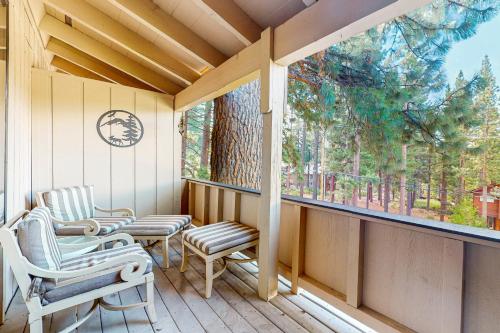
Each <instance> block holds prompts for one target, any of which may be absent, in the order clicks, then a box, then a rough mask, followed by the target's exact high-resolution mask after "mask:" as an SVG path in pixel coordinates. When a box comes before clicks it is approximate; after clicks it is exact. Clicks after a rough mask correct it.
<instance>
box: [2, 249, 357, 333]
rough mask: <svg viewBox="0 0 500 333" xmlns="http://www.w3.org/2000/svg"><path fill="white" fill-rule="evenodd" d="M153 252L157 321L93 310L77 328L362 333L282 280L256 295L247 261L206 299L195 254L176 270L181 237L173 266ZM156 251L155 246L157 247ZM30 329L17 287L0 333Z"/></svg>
mask: <svg viewBox="0 0 500 333" xmlns="http://www.w3.org/2000/svg"><path fill="white" fill-rule="evenodd" d="M156 252H157V251H153V252H152V256H153V258H154V261H155V265H154V274H155V287H156V290H155V303H156V311H157V313H158V322H157V323H155V324H151V323H150V322H149V320H148V316H147V314H146V312H145V311H144V309H134V310H129V311H124V312H117V311H107V310H103V309H100V310H97V311H96V313H94V315H93V318H91V319H89V321H87V322H86V323H85V324H83V325H82V326H81V327H80V328H79V329H78V333H83V332H94V333H96V332H99V333H101V332H102V333H108V332H109V333H118V332H120V333H121V332H129V333H153V332H165V333H166V332H186V333H196V332H217V333H222V332H287V333H289V332H290V333H291V332H349V333H350V332H356V333H357V332H361V330H360V329H358V328H356V327H354V326H352V325H351V324H349V323H348V322H347V321H346V320H344V319H341V318H340V317H339V316H337V315H335V314H334V313H333V312H331V311H329V310H328V309H325V308H324V307H322V306H320V305H318V304H317V303H316V302H313V301H312V300H310V299H309V298H307V297H304V296H301V295H293V294H291V293H290V289H289V288H288V287H287V286H286V284H285V283H283V282H281V283H280V294H279V295H278V296H277V297H275V298H274V299H273V300H271V301H270V302H264V301H262V300H260V299H259V298H258V297H257V295H256V288H257V274H258V270H257V267H256V266H255V265H253V264H251V263H249V264H241V265H234V264H233V265H230V267H229V269H228V270H227V271H226V272H224V274H223V275H222V276H221V277H219V278H218V279H216V280H215V281H214V290H213V292H212V297H211V298H210V299H208V300H207V299H205V298H204V297H203V296H202V295H203V293H204V288H205V285H204V279H203V275H204V271H205V270H204V265H203V262H202V261H201V260H199V259H198V258H196V257H195V256H193V257H191V260H190V267H189V269H188V271H187V272H186V273H184V274H182V273H180V272H179V266H180V261H181V258H180V242H179V241H178V240H174V241H173V242H172V246H171V249H170V255H171V260H172V265H171V268H169V269H161V268H160V266H159V265H160V264H161V261H162V257H161V256H160V255H158V254H156ZM158 253H159V251H158ZM144 298H145V289H144V288H142V287H139V288H133V289H129V290H127V291H124V292H120V293H119V294H116V295H113V296H112V297H110V299H109V300H110V301H112V302H115V303H120V302H121V303H123V304H125V303H135V302H139V301H140V300H141V299H144ZM89 306H90V304H85V305H82V306H81V307H79V308H78V309H71V310H66V311H61V312H58V313H56V314H54V315H52V316H47V317H46V318H44V332H57V331H59V330H61V329H62V328H64V327H66V326H67V325H69V324H70V323H72V322H73V321H74V320H75V319H76V318H78V315H79V314H82V313H85V311H86V309H88V307H89ZM7 332H9V333H10V332H12V333H14V332H15V333H19V332H29V327H28V325H27V311H26V306H25V305H24V303H23V301H22V298H21V295H20V293H19V292H17V293H16V296H15V298H14V299H13V301H12V303H11V304H10V306H9V309H8V311H7V316H6V321H5V323H4V325H2V326H0V333H7Z"/></svg>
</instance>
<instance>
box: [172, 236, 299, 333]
mask: <svg viewBox="0 0 500 333" xmlns="http://www.w3.org/2000/svg"><path fill="white" fill-rule="evenodd" d="M172 247H173V248H175V249H176V250H177V251H179V250H180V242H179V241H178V240H177V239H176V240H175V241H174V242H172ZM178 253H179V252H178ZM195 260H201V259H200V258H198V257H197V256H192V257H191V258H190V261H195ZM220 278H222V279H224V280H225V281H226V282H227V283H228V284H229V285H231V286H232V287H233V289H235V290H236V292H238V293H239V294H240V295H241V296H242V297H243V298H245V299H247V300H248V301H249V302H250V303H251V304H252V305H253V306H254V307H255V308H256V309H257V310H258V311H259V312H260V313H262V314H263V315H264V316H265V317H267V318H268V319H269V320H270V321H271V322H273V323H274V324H275V325H276V326H278V328H279V329H281V330H282V331H284V332H307V330H306V329H304V328H303V327H302V326H300V325H299V324H298V323H297V322H296V321H295V320H293V319H291V318H290V317H288V316H286V314H285V313H284V312H282V311H281V310H280V309H278V308H277V307H275V306H274V305H273V304H271V303H269V302H265V301H263V300H261V299H260V298H259V297H258V296H257V294H256V292H255V290H254V289H252V288H251V287H250V286H248V285H247V284H246V283H245V282H243V281H241V280H240V279H239V278H237V277H236V276H235V275H233V274H231V273H230V272H228V271H226V272H224V273H223V274H222V275H221V276H220Z"/></svg>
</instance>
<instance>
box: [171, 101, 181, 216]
mask: <svg viewBox="0 0 500 333" xmlns="http://www.w3.org/2000/svg"><path fill="white" fill-rule="evenodd" d="M169 110H170V111H172V110H173V105H172V104H169ZM181 118H182V113H180V112H175V113H174V114H173V124H172V125H173V126H172V127H173V128H172V132H171V136H173V140H172V143H173V146H174V147H173V149H174V151H173V157H172V160H171V162H170V164H171V165H172V168H173V177H172V182H173V196H174V199H173V207H172V211H173V212H174V214H180V212H181V196H182V195H181V191H182V187H181V176H182V168H181V160H182V136H181V134H180V132H179V124H180V121H181Z"/></svg>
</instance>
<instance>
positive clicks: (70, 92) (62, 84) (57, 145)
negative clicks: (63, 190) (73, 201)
mask: <svg viewBox="0 0 500 333" xmlns="http://www.w3.org/2000/svg"><path fill="white" fill-rule="evenodd" d="M52 92H53V93H52V112H53V121H52V124H53V127H52V136H53V138H55V139H54V140H53V141H52V146H53V163H54V164H53V186H54V188H59V187H68V186H75V185H82V184H83V127H82V124H83V82H82V81H80V80H74V79H73V78H71V77H70V76H65V75H60V76H54V77H53V78H52Z"/></svg>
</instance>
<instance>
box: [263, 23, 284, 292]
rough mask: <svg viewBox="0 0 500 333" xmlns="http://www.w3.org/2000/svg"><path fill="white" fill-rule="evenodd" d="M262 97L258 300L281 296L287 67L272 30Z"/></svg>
mask: <svg viewBox="0 0 500 333" xmlns="http://www.w3.org/2000/svg"><path fill="white" fill-rule="evenodd" d="M261 45H262V52H261V69H260V78H261V95H260V110H261V112H262V113H263V125H264V126H263V135H262V185H261V195H260V212H259V230H260V240H259V288H258V290H259V297H260V298H262V299H264V300H269V299H271V298H272V297H274V296H276V294H277V293H278V242H279V229H280V209H281V152H282V147H281V136H282V133H281V130H282V126H283V124H282V123H283V112H284V109H285V107H286V101H287V99H286V95H287V67H286V66H280V65H277V64H275V63H274V61H273V49H274V41H273V30H272V29H271V28H268V29H266V30H265V31H264V32H262V36H261Z"/></svg>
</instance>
